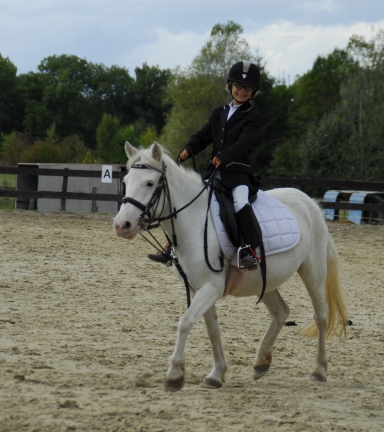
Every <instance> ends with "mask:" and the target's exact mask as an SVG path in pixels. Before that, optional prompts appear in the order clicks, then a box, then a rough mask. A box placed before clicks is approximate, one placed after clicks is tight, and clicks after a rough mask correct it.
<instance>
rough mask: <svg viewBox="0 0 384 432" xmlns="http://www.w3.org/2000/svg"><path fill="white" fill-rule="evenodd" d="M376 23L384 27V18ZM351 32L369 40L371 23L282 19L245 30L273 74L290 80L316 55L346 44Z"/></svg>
mask: <svg viewBox="0 0 384 432" xmlns="http://www.w3.org/2000/svg"><path fill="white" fill-rule="evenodd" d="M379 27H382V28H384V20H382V21H378V22H376V23H375V28H376V29H377V28H379ZM353 34H358V35H361V36H365V37H366V38H367V39H368V40H369V39H370V38H371V37H372V36H373V30H372V24H371V23H363V22H362V23H356V24H352V25H347V26H345V25H341V24H340V25H332V26H312V25H297V24H294V23H293V22H290V21H282V22H277V23H274V24H271V25H267V26H265V27H262V28H261V29H259V30H251V31H248V32H246V33H245V37H246V39H247V40H248V42H249V43H250V45H251V47H252V48H253V49H258V50H259V53H260V55H261V56H262V57H263V59H264V60H265V61H266V63H267V64H266V69H267V70H268V71H269V72H270V73H271V75H272V76H274V77H278V76H279V75H280V78H281V79H282V78H283V76H284V77H285V79H286V80H288V78H289V80H290V83H292V82H293V81H294V79H295V76H296V75H302V74H304V73H305V72H307V71H308V70H310V69H311V68H312V65H313V62H314V61H315V60H316V58H317V57H318V56H319V55H323V56H324V55H327V54H329V53H330V52H332V51H333V50H334V49H335V48H340V49H343V48H345V47H346V45H347V43H348V41H349V39H350V37H351V36H352V35H353Z"/></svg>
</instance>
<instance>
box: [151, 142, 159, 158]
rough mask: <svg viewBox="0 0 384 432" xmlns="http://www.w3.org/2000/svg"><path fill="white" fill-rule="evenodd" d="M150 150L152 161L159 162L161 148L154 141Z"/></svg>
mask: <svg viewBox="0 0 384 432" xmlns="http://www.w3.org/2000/svg"><path fill="white" fill-rule="evenodd" d="M151 150H152V157H153V159H155V160H157V161H158V162H160V161H161V147H160V144H159V143H157V142H156V141H155V142H154V143H153V144H152V146H151Z"/></svg>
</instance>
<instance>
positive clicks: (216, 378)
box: [203, 306, 227, 388]
mask: <svg viewBox="0 0 384 432" xmlns="http://www.w3.org/2000/svg"><path fill="white" fill-rule="evenodd" d="M204 320H205V325H206V327H207V332H208V336H209V339H210V341H211V347H212V354H213V368H212V370H211V372H210V373H209V374H208V375H207V377H206V378H205V380H204V382H203V387H206V388H220V387H222V385H223V382H225V372H226V370H227V362H226V361H225V357H224V352H223V348H222V345H221V337H220V327H219V323H218V322H217V314H216V306H213V307H211V309H209V311H208V312H206V313H205V314H204Z"/></svg>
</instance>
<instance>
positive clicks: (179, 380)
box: [164, 282, 224, 391]
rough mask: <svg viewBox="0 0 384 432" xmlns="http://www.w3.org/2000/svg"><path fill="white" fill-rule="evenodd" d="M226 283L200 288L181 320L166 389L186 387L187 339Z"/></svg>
mask: <svg viewBox="0 0 384 432" xmlns="http://www.w3.org/2000/svg"><path fill="white" fill-rule="evenodd" d="M223 292H224V282H223V286H222V287H221V288H219V287H217V286H215V285H213V284H212V283H207V284H205V285H203V286H202V287H201V288H199V289H198V290H197V292H196V295H195V297H194V299H193V301H192V303H191V306H190V307H189V309H188V310H187V312H185V314H184V315H183V316H182V317H181V318H180V321H179V325H178V332H177V339H176V345H175V349H174V351H173V354H172V356H171V364H170V366H169V369H168V371H167V374H166V376H165V383H164V384H165V389H166V390H168V391H178V390H180V389H181V388H182V387H183V385H184V351H185V343H186V341H187V337H188V335H189V333H190V331H191V329H192V327H193V325H194V324H195V322H196V321H197V320H198V319H199V318H200V317H201V316H202V315H204V314H205V313H206V312H208V311H209V310H210V309H211V308H212V306H214V305H215V303H216V302H217V300H218V299H219V298H221V297H222V296H223Z"/></svg>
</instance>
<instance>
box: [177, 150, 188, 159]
mask: <svg viewBox="0 0 384 432" xmlns="http://www.w3.org/2000/svg"><path fill="white" fill-rule="evenodd" d="M188 157H189V152H188V150H186V149H184V150H183V151H182V152H181V153H180V154H179V158H178V159H177V162H180V161H182V160H183V161H185V160H186V159H188Z"/></svg>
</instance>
